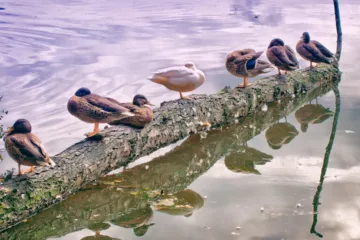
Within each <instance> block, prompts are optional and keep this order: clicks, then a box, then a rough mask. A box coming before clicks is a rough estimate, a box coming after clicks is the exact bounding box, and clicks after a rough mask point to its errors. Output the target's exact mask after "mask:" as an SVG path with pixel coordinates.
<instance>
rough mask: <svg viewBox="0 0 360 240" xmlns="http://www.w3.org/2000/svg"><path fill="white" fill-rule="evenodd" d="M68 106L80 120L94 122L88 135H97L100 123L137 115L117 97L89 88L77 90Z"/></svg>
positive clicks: (71, 112)
mask: <svg viewBox="0 0 360 240" xmlns="http://www.w3.org/2000/svg"><path fill="white" fill-rule="evenodd" d="M67 108H68V111H69V112H70V114H72V115H73V116H75V117H77V118H79V119H80V120H82V121H84V122H87V123H94V130H93V131H92V132H91V133H88V134H86V136H87V137H92V136H95V135H96V134H97V133H98V132H99V131H100V130H99V123H109V122H112V121H115V120H119V119H123V118H127V117H132V116H134V115H135V114H133V113H131V112H130V110H129V109H127V108H125V107H123V106H121V105H120V103H119V102H118V101H116V100H115V99H112V98H107V97H102V96H99V95H97V94H93V93H91V92H90V90H89V89H87V88H80V89H79V90H77V91H76V93H75V95H74V96H72V97H71V98H70V99H69V101H68V105H67Z"/></svg>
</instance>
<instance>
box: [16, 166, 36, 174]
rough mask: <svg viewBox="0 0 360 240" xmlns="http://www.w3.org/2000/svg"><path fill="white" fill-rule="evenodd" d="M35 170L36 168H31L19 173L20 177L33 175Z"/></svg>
mask: <svg viewBox="0 0 360 240" xmlns="http://www.w3.org/2000/svg"><path fill="white" fill-rule="evenodd" d="M34 169H35V167H34V166H32V167H29V168H28V169H26V170H24V171H22V172H19V176H21V175H23V174H27V173H31V172H33V171H34ZM20 173H21V174H20Z"/></svg>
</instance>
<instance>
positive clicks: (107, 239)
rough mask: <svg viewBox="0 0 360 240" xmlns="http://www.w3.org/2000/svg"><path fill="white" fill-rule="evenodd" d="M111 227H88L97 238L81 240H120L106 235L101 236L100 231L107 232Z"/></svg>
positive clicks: (100, 224) (99, 225)
mask: <svg viewBox="0 0 360 240" xmlns="http://www.w3.org/2000/svg"><path fill="white" fill-rule="evenodd" d="M109 227H110V224H108V223H97V224H93V225H91V226H89V227H88V229H90V230H93V231H94V232H95V236H88V237H84V238H82V239H81V240H93V239H94V240H120V239H119V238H112V237H108V236H105V235H101V234H100V231H103V230H106V229H108V228H109Z"/></svg>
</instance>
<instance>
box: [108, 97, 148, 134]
mask: <svg viewBox="0 0 360 240" xmlns="http://www.w3.org/2000/svg"><path fill="white" fill-rule="evenodd" d="M120 105H121V106H123V107H125V108H127V109H129V111H130V112H131V113H134V114H135V116H133V117H128V118H124V119H120V120H116V121H113V122H111V123H109V124H110V125H118V124H124V125H130V126H132V127H136V128H143V127H144V126H145V125H146V124H148V123H150V122H151V121H152V120H153V119H154V113H153V111H152V110H151V108H149V107H147V106H146V105H150V106H154V105H153V104H151V103H150V102H149V100H147V98H146V97H145V96H144V95H141V94H137V95H135V97H134V99H133V102H132V103H120Z"/></svg>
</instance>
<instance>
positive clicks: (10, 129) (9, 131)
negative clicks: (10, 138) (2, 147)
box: [5, 127, 15, 135]
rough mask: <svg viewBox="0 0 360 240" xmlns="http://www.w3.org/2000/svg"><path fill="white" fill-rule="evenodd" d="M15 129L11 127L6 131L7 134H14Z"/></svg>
mask: <svg viewBox="0 0 360 240" xmlns="http://www.w3.org/2000/svg"><path fill="white" fill-rule="evenodd" d="M14 130H15V129H14V128H13V127H9V128H8V129H7V130H6V132H5V133H6V134H8V135H9V134H10V133H12V132H13V131H14Z"/></svg>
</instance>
